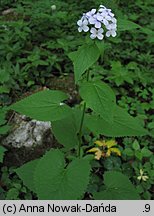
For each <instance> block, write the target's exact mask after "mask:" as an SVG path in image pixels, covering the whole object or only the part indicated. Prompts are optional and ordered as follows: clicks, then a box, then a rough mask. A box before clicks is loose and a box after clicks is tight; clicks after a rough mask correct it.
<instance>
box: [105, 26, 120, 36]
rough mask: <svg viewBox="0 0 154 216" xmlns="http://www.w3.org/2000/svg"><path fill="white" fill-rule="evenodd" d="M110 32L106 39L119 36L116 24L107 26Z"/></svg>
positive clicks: (107, 33)
mask: <svg viewBox="0 0 154 216" xmlns="http://www.w3.org/2000/svg"><path fill="white" fill-rule="evenodd" d="M106 28H107V29H108V31H107V32H106V37H110V36H112V37H115V36H116V35H117V33H116V30H117V25H116V24H109V25H108V26H106Z"/></svg>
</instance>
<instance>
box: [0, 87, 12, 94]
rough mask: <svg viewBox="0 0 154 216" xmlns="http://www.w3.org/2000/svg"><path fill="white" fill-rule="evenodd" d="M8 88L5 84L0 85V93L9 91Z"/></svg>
mask: <svg viewBox="0 0 154 216" xmlns="http://www.w3.org/2000/svg"><path fill="white" fill-rule="evenodd" d="M9 91H10V90H9V89H8V88H7V87H5V86H0V94H3V93H9Z"/></svg>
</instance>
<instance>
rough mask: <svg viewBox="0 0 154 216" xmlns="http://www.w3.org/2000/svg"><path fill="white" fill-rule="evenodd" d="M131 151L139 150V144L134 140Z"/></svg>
mask: <svg viewBox="0 0 154 216" xmlns="http://www.w3.org/2000/svg"><path fill="white" fill-rule="evenodd" d="M133 149H134V150H139V149H140V145H139V143H138V141H137V140H135V141H134V142H133Z"/></svg>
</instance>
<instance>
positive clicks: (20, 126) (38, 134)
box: [2, 114, 53, 148]
mask: <svg viewBox="0 0 154 216" xmlns="http://www.w3.org/2000/svg"><path fill="white" fill-rule="evenodd" d="M47 134H48V137H46V135H47ZM45 138H46V139H49V141H50V140H51V141H52V140H53V135H52V132H51V123H50V122H43V121H37V120H30V119H29V118H27V117H26V116H23V115H19V114H15V116H14V118H13V128H12V130H11V131H10V133H9V135H8V136H6V137H5V138H4V139H3V140H2V145H3V146H9V147H11V146H12V147H15V148H21V147H27V148H31V147H36V146H38V145H42V144H43V142H44V139H45Z"/></svg>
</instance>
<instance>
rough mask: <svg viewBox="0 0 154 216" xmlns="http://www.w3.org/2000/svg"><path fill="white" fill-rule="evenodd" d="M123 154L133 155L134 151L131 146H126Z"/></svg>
mask: <svg viewBox="0 0 154 216" xmlns="http://www.w3.org/2000/svg"><path fill="white" fill-rule="evenodd" d="M123 154H126V155H127V156H129V157H132V156H134V152H133V150H132V149H131V148H126V149H125V150H124V151H123Z"/></svg>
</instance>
